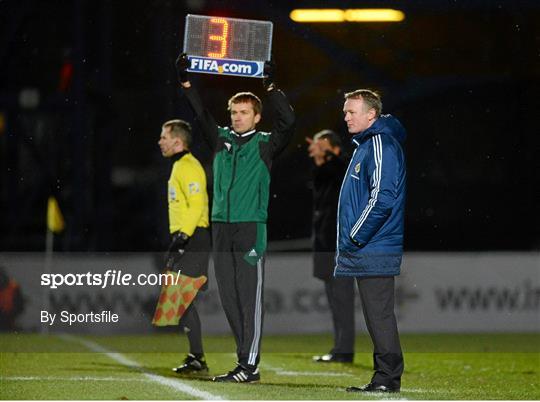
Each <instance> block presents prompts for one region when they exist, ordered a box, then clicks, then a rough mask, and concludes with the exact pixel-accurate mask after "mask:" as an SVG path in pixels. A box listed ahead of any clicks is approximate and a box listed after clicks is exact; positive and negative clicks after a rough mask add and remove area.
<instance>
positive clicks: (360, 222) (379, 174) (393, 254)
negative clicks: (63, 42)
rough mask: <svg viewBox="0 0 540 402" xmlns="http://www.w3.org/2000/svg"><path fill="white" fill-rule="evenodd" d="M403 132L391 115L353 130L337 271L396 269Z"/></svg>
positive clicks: (362, 272)
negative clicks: (353, 146) (358, 131)
mask: <svg viewBox="0 0 540 402" xmlns="http://www.w3.org/2000/svg"><path fill="white" fill-rule="evenodd" d="M405 137H406V132H405V129H404V128H403V126H402V125H401V123H400V122H399V121H398V120H397V119H396V118H395V117H393V116H391V115H382V116H380V117H379V118H378V119H377V120H376V121H375V122H374V123H373V124H372V125H371V127H369V128H368V129H367V130H365V131H362V132H360V133H358V134H356V135H355V136H354V137H353V139H352V142H353V144H354V145H355V146H356V150H355V151H354V154H353V156H352V159H351V161H350V163H349V167H348V168H347V173H346V174H345V178H344V179H343V184H342V186H341V191H340V196H339V206H338V226H337V252H336V267H335V270H334V275H335V276H358V277H367V276H394V275H399V273H400V266H401V258H402V255H403V221H404V208H405V187H406V183H405V181H406V167H405V155H404V153H403V148H402V146H403V142H404V141H405Z"/></svg>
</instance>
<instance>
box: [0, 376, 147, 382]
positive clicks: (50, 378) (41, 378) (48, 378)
mask: <svg viewBox="0 0 540 402" xmlns="http://www.w3.org/2000/svg"><path fill="white" fill-rule="evenodd" d="M0 381H126V382H151V380H150V379H148V378H125V377H124V378H122V377H93V376H75V377H54V376H31V377H21V376H18V377H17V376H12V377H0Z"/></svg>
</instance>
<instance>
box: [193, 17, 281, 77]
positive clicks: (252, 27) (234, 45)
mask: <svg viewBox="0 0 540 402" xmlns="http://www.w3.org/2000/svg"><path fill="white" fill-rule="evenodd" d="M272 30H273V25H272V23H271V22H270V21H256V20H246V19H240V18H228V17H214V16H207V15H193V14H188V15H187V16H186V25H185V30H184V53H186V54H187V55H188V60H189V62H190V64H189V68H188V71H190V72H194V73H206V74H223V75H235V76H242V77H258V78H262V77H263V70H264V62H265V61H267V60H270V54H271V52H272Z"/></svg>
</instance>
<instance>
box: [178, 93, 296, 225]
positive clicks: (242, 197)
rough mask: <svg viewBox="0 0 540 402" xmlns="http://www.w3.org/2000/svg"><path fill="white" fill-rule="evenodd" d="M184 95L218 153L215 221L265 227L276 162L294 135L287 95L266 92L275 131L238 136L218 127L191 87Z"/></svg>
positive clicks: (205, 134) (213, 220)
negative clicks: (274, 161) (263, 224)
mask: <svg viewBox="0 0 540 402" xmlns="http://www.w3.org/2000/svg"><path fill="white" fill-rule="evenodd" d="M183 92H184V94H185V95H186V97H187V99H188V101H189V103H190V105H191V107H192V109H193V111H194V112H195V115H196V118H197V121H198V123H199V124H200V126H201V129H202V132H203V134H204V136H205V137H206V139H207V140H208V142H209V143H210V145H211V147H212V149H213V150H214V152H215V156H214V162H213V174H214V194H213V202H212V222H226V223H234V222H260V223H266V220H267V218H268V201H269V193H270V170H271V168H272V160H273V159H274V158H275V157H276V156H277V155H278V154H279V153H280V152H281V151H282V150H283V149H284V148H285V147H286V146H287V144H288V143H289V140H290V138H291V136H292V133H293V126H294V112H293V110H292V107H291V106H290V105H289V102H288V101H287V98H286V97H285V94H283V92H281V91H280V90H278V89H274V90H272V91H270V92H269V93H268V103H269V105H270V107H271V108H272V109H274V122H273V128H272V131H271V132H262V131H256V130H253V131H250V132H247V133H243V134H242V135H239V134H237V133H235V132H234V131H233V130H232V129H231V128H229V127H219V126H218V125H217V124H216V123H215V120H214V119H213V117H212V116H211V114H210V113H209V112H208V111H207V110H206V109H205V108H204V107H203V106H202V102H201V101H200V98H199V95H198V93H197V92H196V90H195V89H194V88H193V87H191V88H189V89H184V90H183Z"/></svg>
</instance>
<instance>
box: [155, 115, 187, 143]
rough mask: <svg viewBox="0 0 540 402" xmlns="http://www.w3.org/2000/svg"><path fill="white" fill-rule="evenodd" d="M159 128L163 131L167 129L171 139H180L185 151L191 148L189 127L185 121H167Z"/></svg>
mask: <svg viewBox="0 0 540 402" xmlns="http://www.w3.org/2000/svg"><path fill="white" fill-rule="evenodd" d="M161 127H162V128H163V129H165V128H169V133H170V134H171V137H176V138H180V139H181V140H182V142H183V143H184V146H185V147H186V148H187V149H189V148H190V147H191V142H192V137H191V125H190V124H189V123H188V122H187V121H184V120H180V119H175V120H169V121H166V122H165V123H163V126H161Z"/></svg>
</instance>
